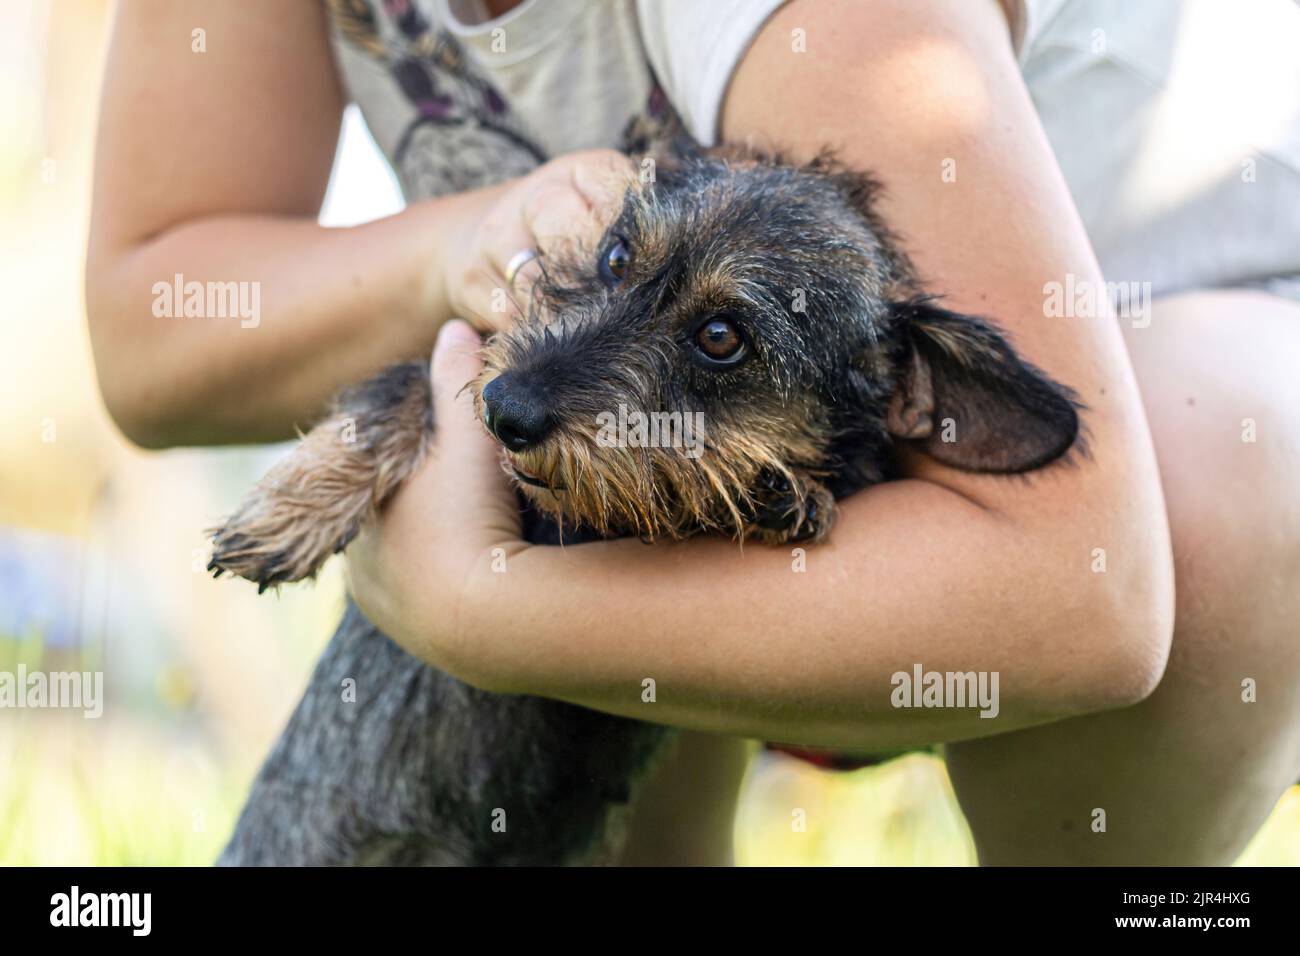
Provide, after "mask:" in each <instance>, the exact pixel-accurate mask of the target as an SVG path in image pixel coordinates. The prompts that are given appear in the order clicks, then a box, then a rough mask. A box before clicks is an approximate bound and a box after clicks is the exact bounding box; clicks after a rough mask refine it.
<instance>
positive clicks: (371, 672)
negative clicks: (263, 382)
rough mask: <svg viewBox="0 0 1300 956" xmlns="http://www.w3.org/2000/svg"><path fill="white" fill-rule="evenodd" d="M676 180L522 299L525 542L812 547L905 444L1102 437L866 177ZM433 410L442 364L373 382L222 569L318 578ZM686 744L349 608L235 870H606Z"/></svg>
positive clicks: (1045, 458)
mask: <svg viewBox="0 0 1300 956" xmlns="http://www.w3.org/2000/svg"><path fill="white" fill-rule="evenodd" d="M654 170H655V175H654V176H653V178H652V179H649V180H646V181H642V180H638V181H636V182H634V183H631V184H630V185H629V188H628V190H627V193H626V196H625V198H624V200H623V204H622V207H621V210H620V211H619V212H618V216H617V219H616V221H615V222H614V223H613V225H612V226H610V227H609V228H608V229H607V230H606V232H605V234H604V236H603V237H602V238H601V240H600V242H599V243H598V244H597V245H596V246H595V247H580V246H571V247H566V248H565V249H563V250H559V251H554V250H541V253H542V254H541V256H540V258H541V261H542V265H543V269H542V272H543V275H542V276H541V278H540V279H539V280H538V282H537V283H536V284H535V286H534V287H533V293H532V296H531V298H530V302H529V304H528V308H527V310H526V316H525V318H524V319H522V320H520V321H519V322H518V323H517V324H516V325H515V326H514V327H513V328H511V329H510V330H509V331H506V332H502V333H499V334H497V335H495V336H494V337H493V338H491V339H490V340H489V341H488V342H487V344H486V345H485V348H484V358H485V368H484V371H483V374H482V375H481V376H480V377H479V378H477V379H476V380H475V381H474V382H473V383H470V385H469V387H470V388H471V389H472V391H473V395H474V402H475V408H476V410H477V412H478V414H479V416H480V417H481V419H482V422H483V424H484V426H485V428H486V429H487V430H488V432H489V433H490V434H491V435H492V436H493V437H494V438H495V439H496V441H497V442H498V443H499V444H500V446H501V451H502V461H503V466H504V468H505V470H506V472H507V473H508V474H509V475H510V476H511V478H512V479H513V480H514V482H515V484H516V486H517V489H518V492H519V495H520V503H521V508H522V512H523V519H524V522H523V524H524V534H525V537H526V538H527V539H528V540H530V541H532V542H534V543H538V544H556V543H559V542H561V541H564V542H571V543H580V542H583V541H589V540H593V539H596V538H602V537H616V536H638V537H641V538H643V539H645V540H647V541H654V540H657V539H663V538H683V537H688V536H691V535H696V534H702V533H711V534H723V535H728V536H730V537H732V538H734V539H736V540H737V541H738V542H744V541H748V540H752V541H755V542H757V543H759V544H766V545H779V544H788V543H790V542H809V543H815V542H817V541H820V540H822V539H824V538H825V537H826V535H827V534H829V533H830V531H831V528H832V527H833V524H834V519H835V514H836V507H837V505H836V502H837V501H838V500H839V499H842V498H844V497H845V496H847V495H850V494H852V493H854V492H855V491H858V490H860V489H862V488H865V487H868V486H870V485H873V484H876V483H878V482H881V481H886V480H889V479H890V478H892V477H895V475H896V466H895V464H894V460H895V455H896V450H897V448H898V447H899V446H900V445H907V446H911V447H913V448H916V449H918V450H920V451H922V452H924V453H925V454H927V455H930V456H931V457H933V458H935V459H937V460H938V461H940V462H942V463H944V464H946V465H949V466H951V467H954V468H958V469H963V470H966V471H972V472H986V473H994V474H1007V475H1010V474H1020V473H1024V472H1029V471H1033V470H1035V469H1039V468H1042V467H1044V466H1046V465H1048V464H1050V463H1053V462H1056V461H1058V460H1059V459H1062V458H1063V457H1066V456H1068V455H1069V454H1070V453H1071V451H1072V450H1073V449H1081V448H1082V444H1083V438H1082V436H1081V426H1080V414H1081V412H1082V411H1083V406H1082V404H1081V402H1080V401H1079V398H1078V396H1077V395H1076V394H1075V393H1074V392H1073V391H1072V390H1071V389H1069V388H1068V387H1066V386H1064V385H1062V384H1060V383H1058V382H1055V381H1053V380H1052V379H1051V378H1049V377H1048V376H1047V375H1046V374H1044V373H1043V372H1042V371H1040V370H1039V369H1037V368H1035V367H1034V366H1033V365H1031V364H1029V363H1028V362H1026V361H1025V360H1023V359H1022V358H1020V357H1019V355H1018V354H1017V353H1016V351H1015V350H1014V349H1013V347H1012V346H1011V344H1010V343H1009V342H1008V340H1007V339H1006V337H1005V336H1004V335H1003V334H1002V333H1000V332H999V331H998V330H997V328H996V327H995V326H994V325H993V324H992V323H991V322H990V321H988V320H986V319H984V318H980V317H976V316H971V315H964V314H960V313H957V312H953V311H950V310H948V309H946V308H944V307H943V306H942V305H941V301H940V300H939V299H938V298H937V297H935V296H933V295H931V294H928V293H927V292H926V291H925V290H924V288H923V287H922V284H921V282H920V281H919V279H918V277H917V275H916V273H915V271H914V269H913V267H912V265H911V263H910V261H909V260H908V258H907V256H906V254H905V253H904V251H903V250H902V247H901V243H900V242H899V240H898V239H897V237H896V236H894V235H893V234H892V233H891V232H890V230H889V229H888V227H887V226H886V224H885V223H884V222H883V221H882V220H881V218H880V216H879V214H878V211H877V207H878V205H879V195H880V189H881V188H880V186H879V185H878V183H877V182H876V181H875V180H874V179H873V178H872V177H871V176H870V175H868V174H866V173H863V172H859V171H855V170H852V169H848V168H845V167H844V166H843V165H841V164H840V163H839V162H837V161H836V160H835V158H834V157H833V156H832V155H830V154H828V153H823V154H821V155H819V156H818V157H816V158H815V159H813V160H812V161H809V162H803V163H795V162H790V161H787V160H785V159H784V158H782V157H781V156H779V155H776V154H772V153H767V152H763V151H761V150H757V149H754V148H752V147H735V146H723V147H719V148H717V149H713V150H708V151H703V150H698V149H696V150H677V151H675V152H674V153H672V154H671V155H665V156H664V157H663V158H661V159H659V160H658V161H657V162H656V164H655V167H654ZM629 410H630V414H633V415H635V414H640V415H641V416H642V420H644V417H645V416H652V415H661V416H664V415H666V416H668V418H666V419H664V420H665V421H667V422H669V423H673V422H680V421H687V420H689V421H692V422H695V421H698V422H700V423H702V426H703V427H702V428H700V429H697V432H698V433H701V434H696V435H695V436H694V437H695V438H696V439H698V440H697V442H696V443H695V445H694V446H693V447H691V448H687V447H682V443H681V442H664V441H659V442H648V441H645V440H644V436H643V435H641V434H640V433H636V434H631V435H629V434H621V435H615V436H613V438H611V435H610V434H608V433H607V432H608V428H607V426H608V425H609V424H610V422H611V421H613V420H614V419H613V418H611V416H614V415H616V414H622V415H623V417H624V418H627V417H628V415H629ZM686 416H695V417H693V418H690V419H687V417H686ZM622 420H623V419H619V421H622ZM433 429H434V422H433V420H432V411H431V386H430V382H429V376H428V367H427V365H426V364H425V363H423V362H421V363H409V364H402V365H397V366H394V367H392V368H390V369H388V370H387V371H385V372H383V373H381V374H380V375H378V376H376V377H375V378H373V379H371V380H370V381H368V382H366V383H364V384H362V385H360V386H357V387H355V388H352V389H350V390H349V391H347V392H346V393H344V394H343V395H342V396H341V397H340V398H339V399H338V400H337V402H336V405H335V407H334V410H333V412H332V414H331V415H330V416H329V417H327V418H326V419H325V420H324V421H323V422H322V423H321V424H319V425H317V426H316V427H315V428H314V429H313V430H312V431H311V432H310V433H309V434H307V435H306V436H305V438H304V439H303V441H302V442H301V443H300V445H299V447H298V449H297V450H296V451H295V452H294V453H293V454H292V455H290V456H289V457H288V458H287V459H286V460H285V461H284V462H282V463H281V464H280V465H278V466H277V467H275V468H274V469H273V470H272V471H271V472H270V473H269V474H268V475H267V476H266V477H265V478H264V479H263V480H262V482H261V483H260V484H259V485H258V486H257V488H256V490H254V491H253V493H252V494H251V495H250V496H249V497H248V498H247V499H246V500H245V501H244V502H243V504H242V505H241V506H240V507H239V508H238V510H237V511H236V512H235V513H234V514H233V515H232V516H231V517H230V518H229V519H228V520H227V521H226V522H225V523H224V524H223V525H222V526H221V527H220V528H218V529H217V530H216V531H215V532H214V534H213V536H212V542H213V556H212V563H211V565H210V569H211V570H212V571H213V572H214V573H215V574H218V575H220V574H221V573H223V572H230V573H232V574H235V575H238V576H240V577H243V578H246V579H248V580H250V581H253V582H256V583H257V584H258V586H259V589H260V590H264V589H266V588H271V587H276V586H279V585H281V584H285V583H288V582H293V581H299V580H302V579H304V578H310V577H312V576H314V575H315V573H316V572H317V571H318V570H319V568H320V567H321V565H322V564H323V563H324V562H325V561H326V560H327V559H328V557H329V556H330V555H332V554H334V553H336V552H338V551H341V550H343V549H344V548H345V547H346V546H347V544H348V542H349V541H350V540H352V538H353V537H354V536H355V535H356V534H357V532H358V530H359V529H360V528H361V527H362V526H363V525H364V524H365V523H366V522H368V521H372V520H374V518H375V516H376V514H377V513H378V512H379V510H380V509H381V508H382V507H383V505H384V503H385V501H386V500H388V499H389V497H390V496H391V495H392V494H393V492H394V491H395V490H396V489H397V488H398V487H399V486H400V485H401V483H402V482H403V481H404V480H405V479H406V478H407V477H408V476H409V475H411V473H412V472H413V471H414V470H415V469H416V468H417V467H418V466H419V464H420V462H421V460H422V458H423V456H424V454H425V452H426V449H427V448H428V446H429V443H430V439H431V436H432V435H433ZM670 430H671V429H670ZM634 431H635V430H634ZM345 436H346V437H345ZM661 437H662V436H661ZM347 678H351V679H353V680H354V681H355V685H354V686H355V687H356V700H355V701H353V702H343V701H342V700H341V692H340V688H341V686H342V685H343V682H344V681H345V679H347ZM672 738H673V731H672V730H670V729H669V728H666V727H661V726H658V725H654V724H649V723H643V722H640V721H635V720H630V719H626V718H622V717H613V716H608V715H605V714H601V713H597V712H595V711H591V710H588V709H585V708H582V707H578V706H574V705H571V704H567V703H561V702H557V701H550V700H544V699H541V698H536V697H528V696H506V695H497V694H492V693H487V692H484V691H480V690H477V689H475V688H473V687H470V686H467V685H465V684H463V683H461V682H460V681H458V680H456V679H455V678H453V677H451V676H449V675H447V674H445V673H442V672H440V671H438V670H437V669H435V668H432V667H429V666H427V665H425V664H423V663H420V662H419V661H417V660H415V659H414V658H412V657H410V656H408V655H407V654H405V653H404V652H403V651H402V650H400V649H399V648H397V647H396V645H394V644H393V643H392V642H391V641H390V640H388V639H387V638H386V637H385V636H384V635H382V634H381V633H380V632H379V631H378V630H376V629H375V628H374V626H373V625H371V624H370V623H369V622H368V621H367V620H366V619H365V617H364V616H363V615H362V614H361V613H360V611H358V610H357V608H356V607H355V606H354V605H349V607H348V609H347V611H346V614H345V617H344V619H343V622H342V624H341V625H340V627H339V629H338V631H337V632H336V634H335V635H334V637H333V639H332V640H331V642H330V644H329V647H328V648H327V649H326V651H325V653H324V656H323V658H322V660H321V661H320V663H319V665H318V667H317V669H316V672H315V674H314V676H313V677H312V680H311V684H310V686H309V688H308V690H307V692H306V694H305V696H304V698H303V700H302V702H301V703H300V705H299V706H298V709H297V711H296V712H295V713H294V715H293V717H292V718H291V720H290V722H289V726H288V727H287V729H286V730H285V732H284V734H283V735H282V737H281V738H280V740H279V742H278V743H277V745H276V746H275V748H274V750H273V751H272V753H271V755H270V756H269V758H268V759H267V761H266V763H265V765H264V766H263V768H262V770H261V772H260V773H259V775H258V777H257V779H256V781H255V782H254V785H253V789H252V793H251V795H250V797H249V800H248V803H247V805H246V807H245V809H244V811H243V813H242V815H241V817H240V820H239V823H238V824H237V827H236V830H235V833H234V835H233V837H232V839H231V841H230V844H229V846H228V847H227V849H226V850H225V852H224V853H223V855H222V858H221V862H223V863H228V864H360V863H386V864H387V863H403V864H468V865H482V864H579V863H592V862H605V861H611V860H613V859H614V858H615V856H616V854H617V850H618V842H619V832H620V821H621V820H622V819H623V818H624V817H625V816H626V813H627V811H628V809H629V807H630V806H631V805H632V803H633V801H634V798H635V794H636V790H637V784H638V782H639V781H640V780H641V779H642V778H643V777H644V776H645V775H646V774H647V773H648V772H649V770H650V769H651V768H652V766H653V765H654V763H655V760H656V758H657V757H658V756H659V755H660V754H662V753H663V751H664V750H665V748H667V747H668V746H670V744H671V740H672ZM502 821H504V823H502Z"/></svg>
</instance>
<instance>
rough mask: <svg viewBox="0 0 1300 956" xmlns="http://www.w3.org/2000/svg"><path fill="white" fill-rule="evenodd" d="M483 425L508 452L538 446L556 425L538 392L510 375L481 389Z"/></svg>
mask: <svg viewBox="0 0 1300 956" xmlns="http://www.w3.org/2000/svg"><path fill="white" fill-rule="evenodd" d="M483 409H484V411H483V423H484V424H485V425H487V427H488V430H489V431H490V432H492V434H493V435H496V436H497V440H498V441H499V442H501V444H503V445H505V446H506V447H507V448H509V449H510V450H511V451H523V450H524V449H525V448H532V447H533V446H534V445H538V444H541V442H542V440H543V439H544V438H545V437H546V436H547V435H548V434H550V432H551V429H552V428H553V427H554V426H555V421H554V419H553V418H552V416H551V414H550V410H549V409H548V408H547V403H546V402H545V401H544V400H543V398H542V396H541V395H539V394H538V392H537V390H536V389H535V388H533V387H532V386H530V385H529V384H528V383H526V382H523V381H521V380H520V379H519V378H518V377H517V376H515V375H512V374H511V373H510V372H504V373H502V374H501V375H498V376H497V377H496V378H494V379H492V381H490V382H488V383H487V384H486V385H484V386H483Z"/></svg>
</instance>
